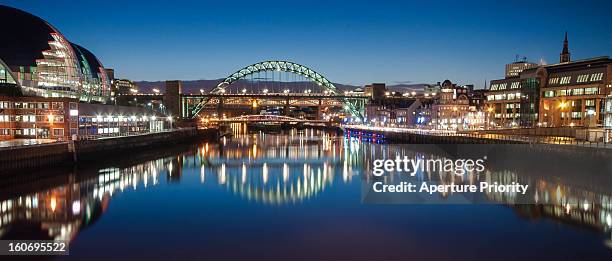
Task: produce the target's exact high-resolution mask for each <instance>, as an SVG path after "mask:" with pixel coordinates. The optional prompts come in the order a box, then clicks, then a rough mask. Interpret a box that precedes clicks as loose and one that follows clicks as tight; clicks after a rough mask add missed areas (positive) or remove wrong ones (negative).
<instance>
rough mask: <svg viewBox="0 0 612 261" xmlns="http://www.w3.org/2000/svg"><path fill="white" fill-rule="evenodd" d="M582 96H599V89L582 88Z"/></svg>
mask: <svg viewBox="0 0 612 261" xmlns="http://www.w3.org/2000/svg"><path fill="white" fill-rule="evenodd" d="M584 94H585V95H593V94H599V88H597V87H591V88H584Z"/></svg>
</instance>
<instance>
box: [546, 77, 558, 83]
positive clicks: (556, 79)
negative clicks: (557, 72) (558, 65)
mask: <svg viewBox="0 0 612 261" xmlns="http://www.w3.org/2000/svg"><path fill="white" fill-rule="evenodd" d="M557 83H559V78H550V79H549V80H548V84H557Z"/></svg>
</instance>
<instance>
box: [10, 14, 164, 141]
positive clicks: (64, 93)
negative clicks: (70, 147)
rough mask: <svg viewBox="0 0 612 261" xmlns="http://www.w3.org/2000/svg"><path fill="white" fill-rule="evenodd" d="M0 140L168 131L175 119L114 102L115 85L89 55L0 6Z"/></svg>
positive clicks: (37, 23)
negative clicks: (112, 99) (1, 25)
mask: <svg viewBox="0 0 612 261" xmlns="http://www.w3.org/2000/svg"><path fill="white" fill-rule="evenodd" d="M0 24H4V25H10V26H5V27H3V33H2V34H3V35H4V36H5V37H3V38H2V39H0V140H10V139H50V140H67V139H74V138H85V137H87V138H91V137H101V136H113V135H131V134H136V133H144V132H154V131H161V130H163V129H167V128H168V127H169V126H170V125H171V123H170V122H169V121H171V120H172V119H171V118H167V117H165V116H164V115H161V114H157V113H155V112H154V111H151V110H146V109H144V108H138V107H123V106H110V105H104V104H106V103H111V100H110V96H111V80H110V79H109V76H108V75H107V73H108V72H109V71H108V70H106V69H105V68H104V67H103V65H102V63H101V62H100V61H99V60H98V58H97V57H96V56H95V55H94V54H93V53H92V52H90V51H89V50H87V49H85V48H84V47H82V46H80V45H77V44H75V43H72V42H70V41H69V40H68V38H67V37H65V36H64V35H63V34H62V33H60V32H59V30H57V29H56V28H55V27H53V26H52V25H50V24H49V23H48V22H46V21H45V20H43V19H41V18H39V17H36V16H34V15H32V14H29V13H26V12H24V11H21V10H18V9H15V8H11V7H8V6H3V5H0Z"/></svg>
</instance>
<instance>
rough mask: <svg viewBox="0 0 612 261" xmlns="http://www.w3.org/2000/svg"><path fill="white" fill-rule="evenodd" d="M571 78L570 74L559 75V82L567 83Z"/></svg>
mask: <svg viewBox="0 0 612 261" xmlns="http://www.w3.org/2000/svg"><path fill="white" fill-rule="evenodd" d="M571 80H572V76H563V77H561V83H560V84H568V83H570V81H571Z"/></svg>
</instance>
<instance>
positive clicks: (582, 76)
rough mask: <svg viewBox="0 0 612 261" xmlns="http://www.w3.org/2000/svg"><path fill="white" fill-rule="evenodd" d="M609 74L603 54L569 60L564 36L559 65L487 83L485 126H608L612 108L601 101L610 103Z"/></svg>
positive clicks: (610, 62) (611, 69) (611, 63)
mask: <svg viewBox="0 0 612 261" xmlns="http://www.w3.org/2000/svg"><path fill="white" fill-rule="evenodd" d="M611 74H612V60H611V59H610V58H609V57H607V56H602V57H595V58H588V59H583V60H577V61H572V60H571V56H570V52H569V43H568V40H567V34H566V35H565V40H564V42H563V49H562V51H561V54H560V55H559V63H556V64H550V65H540V66H537V67H532V68H526V69H524V70H522V71H521V72H520V73H519V74H518V76H511V75H507V76H511V77H506V78H504V79H500V80H493V81H491V84H490V87H489V89H488V91H487V93H486V97H487V98H486V105H485V111H486V113H487V118H488V122H489V124H488V125H487V126H488V127H489V128H512V127H579V126H580V127H588V128H600V127H602V126H605V127H607V128H610V127H611V125H612V107H611V106H612V105H607V106H606V101H607V100H608V101H610V100H611V99H612V98H611V94H610V93H611V91H612V78H611V76H610V75H611ZM608 104H609V102H608Z"/></svg>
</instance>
